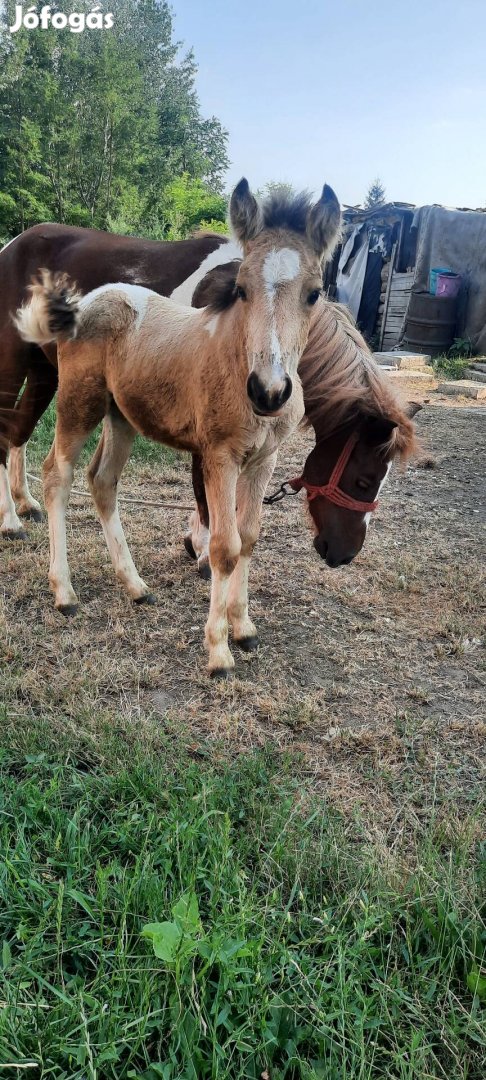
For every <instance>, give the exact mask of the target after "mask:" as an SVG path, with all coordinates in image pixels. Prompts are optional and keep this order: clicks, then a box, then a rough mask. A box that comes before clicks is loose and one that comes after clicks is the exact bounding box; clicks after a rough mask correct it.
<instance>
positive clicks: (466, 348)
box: [448, 337, 473, 360]
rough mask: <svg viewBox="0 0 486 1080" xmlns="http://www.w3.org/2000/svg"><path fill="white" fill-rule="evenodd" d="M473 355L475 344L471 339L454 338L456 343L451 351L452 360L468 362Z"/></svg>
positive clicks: (453, 343) (449, 353)
mask: <svg viewBox="0 0 486 1080" xmlns="http://www.w3.org/2000/svg"><path fill="white" fill-rule="evenodd" d="M472 354H473V343H472V341H471V338H468V337H465V338H461V337H456V338H454V341H453V342H452V345H451V347H450V349H449V352H448V356H450V357H452V358H454V359H456V360H459V359H464V360H467V359H469V358H470V357H471V356H472Z"/></svg>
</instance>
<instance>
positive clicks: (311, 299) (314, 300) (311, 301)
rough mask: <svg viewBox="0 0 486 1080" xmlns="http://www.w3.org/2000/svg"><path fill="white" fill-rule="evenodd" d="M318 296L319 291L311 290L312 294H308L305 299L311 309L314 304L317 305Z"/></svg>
mask: <svg viewBox="0 0 486 1080" xmlns="http://www.w3.org/2000/svg"><path fill="white" fill-rule="evenodd" d="M320 295H321V290H320V289H313V290H312V292H310V293H309V295H308V297H307V303H308V304H310V305H311V307H313V306H314V304H317V301H318V299H319V297H320Z"/></svg>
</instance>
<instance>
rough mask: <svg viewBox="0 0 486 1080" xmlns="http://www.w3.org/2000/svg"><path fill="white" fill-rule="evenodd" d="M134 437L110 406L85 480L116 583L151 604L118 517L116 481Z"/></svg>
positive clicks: (118, 414) (131, 430)
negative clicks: (87, 483) (108, 553)
mask: <svg viewBox="0 0 486 1080" xmlns="http://www.w3.org/2000/svg"><path fill="white" fill-rule="evenodd" d="M134 438H135V431H134V429H133V428H132V426H131V424H129V423H128V421H127V420H125V418H124V417H123V416H122V415H121V413H120V412H119V410H118V409H117V408H116V406H112V408H111V409H110V412H109V413H108V415H107V416H105V419H104V423H103V434H102V436H101V439H100V441H99V443H98V447H97V449H96V453H95V455H94V457H93V460H92V461H91V464H90V466H89V469H88V481H89V486H90V488H91V494H92V496H93V499H94V501H95V504H96V509H97V511H98V516H99V519H100V521H101V525H102V528H103V532H104V535H105V540H106V543H107V546H108V551H109V552H110V556H111V561H112V563H113V567H114V570H115V574H116V576H117V578H118V580H119V581H121V583H122V585H123V586H124V587H125V589H126V591H127V593H128V595H129V596H131V598H132V600H134V601H135V603H136V604H143V603H146V604H147V603H148V604H151V603H153V602H154V597H153V596H152V594H151V593H150V592H149V588H148V585H146V584H145V582H144V581H142V578H141V577H140V576H139V574H138V572H137V568H136V566H135V563H134V562H133V559H132V556H131V554H130V551H129V548H128V544H127V542H126V539H125V534H124V532H123V528H122V524H121V521H120V517H119V514H118V500H117V486H118V480H119V478H120V475H121V472H122V470H123V467H124V465H125V464H126V462H127V460H128V458H129V456H130V450H131V448H132V445H133V440H134Z"/></svg>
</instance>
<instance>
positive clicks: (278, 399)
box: [230, 180, 341, 416]
mask: <svg viewBox="0 0 486 1080" xmlns="http://www.w3.org/2000/svg"><path fill="white" fill-rule="evenodd" d="M340 217H341V215H340V209H339V203H338V201H337V198H336V196H335V194H334V192H333V191H332V188H330V187H328V186H327V184H326V185H325V187H324V189H323V192H322V195H321V198H320V199H319V201H318V202H317V203H316V204H315V205H314V206H312V205H311V203H310V201H309V199H308V197H307V195H298V196H289V195H287V194H281V193H277V194H276V195H273V196H271V197H270V198H269V199H267V200H265V201H264V202H263V203H262V204H260V203H259V202H257V200H256V199H255V198H254V196H253V195H252V194H251V192H250V189H249V187H248V182H247V181H246V180H240V183H239V184H238V185H237V187H236V188H235V190H234V192H233V194H232V196H231V202H230V219H231V224H232V226H233V230H234V232H235V234H236V237H237V239H238V240H239V242H240V243H241V245H242V247H243V260H242V262H241V264H240V267H239V270H238V274H237V278H236V292H235V302H236V303H237V304H239V305H241V313H242V318H243V324H244V331H243V333H244V337H245V344H246V351H247V356H248V372H249V374H248V383H247V389H248V396H249V398H250V401H251V404H252V408H253V410H254V412H255V413H257V414H258V415H263V416H272V415H275V414H276V413H278V412H279V411H280V410H281V408H282V407H283V405H284V404H285V402H286V401H287V400H288V399H289V397H290V395H291V393H292V379H293V378H294V377H295V375H296V373H297V366H298V363H299V360H300V357H301V355H302V352H303V350H304V348H305V345H306V341H307V335H308V332H309V324H310V317H311V312H312V308H313V306H314V304H315V303H316V301H317V300H318V298H319V296H320V294H321V290H322V268H321V264H322V261H323V259H324V257H325V256H328V255H329V254H330V253H331V252H332V250H333V248H334V246H335V244H336V241H337V239H338V235H339V226H340Z"/></svg>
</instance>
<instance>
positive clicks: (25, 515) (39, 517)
mask: <svg viewBox="0 0 486 1080" xmlns="http://www.w3.org/2000/svg"><path fill="white" fill-rule="evenodd" d="M19 517H20V518H22V519H23V520H24V521H44V514H43V513H42V510H36V509H35V507H34V506H31V507H30V508H29V509H28V510H20V511H19Z"/></svg>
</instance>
